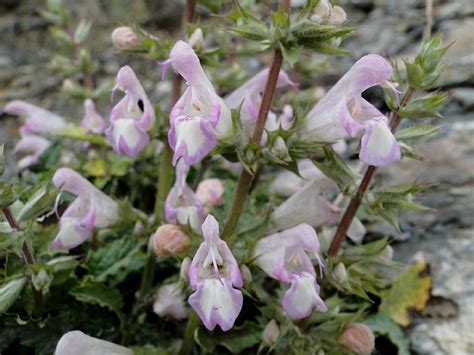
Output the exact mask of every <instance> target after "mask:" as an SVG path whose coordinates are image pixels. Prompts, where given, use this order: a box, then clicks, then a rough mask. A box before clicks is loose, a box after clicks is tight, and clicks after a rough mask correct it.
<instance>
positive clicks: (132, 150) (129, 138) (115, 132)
mask: <svg viewBox="0 0 474 355" xmlns="http://www.w3.org/2000/svg"><path fill="white" fill-rule="evenodd" d="M105 133H106V135H107V140H108V141H109V142H110V143H111V144H112V147H113V148H114V150H115V151H116V152H117V153H118V154H122V155H128V156H130V157H135V156H137V155H138V153H139V152H141V151H142V150H143V148H145V147H146V145H147V144H148V142H149V140H150V137H149V136H148V134H147V133H146V132H145V130H144V129H143V128H142V127H141V125H140V123H139V122H138V121H137V120H134V119H118V120H115V121H111V124H110V127H109V128H107V130H106V131H105Z"/></svg>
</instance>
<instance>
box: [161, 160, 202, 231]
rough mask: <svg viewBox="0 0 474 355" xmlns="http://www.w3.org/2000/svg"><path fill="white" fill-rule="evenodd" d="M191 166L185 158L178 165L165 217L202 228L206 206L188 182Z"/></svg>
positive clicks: (171, 220)
mask: <svg viewBox="0 0 474 355" xmlns="http://www.w3.org/2000/svg"><path fill="white" fill-rule="evenodd" d="M188 171H189V166H188V165H186V163H185V162H184V160H183V159H180V160H179V162H178V164H177V165H176V181H175V184H174V186H173V188H172V189H171V190H170V192H169V194H168V197H167V198H166V201H165V218H166V220H167V221H168V222H169V223H174V224H176V223H179V224H182V225H189V226H191V228H193V229H197V230H198V229H200V228H201V224H202V221H203V220H204V207H203V205H202V203H201V202H200V201H199V199H198V197H197V196H196V194H195V193H194V191H193V190H191V188H190V187H189V186H188V185H187V184H186V177H187V176H188Z"/></svg>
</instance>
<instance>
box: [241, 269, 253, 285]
mask: <svg viewBox="0 0 474 355" xmlns="http://www.w3.org/2000/svg"><path fill="white" fill-rule="evenodd" d="M240 274H241V275H242V280H243V281H244V285H248V284H249V283H251V282H252V273H251V272H250V269H249V268H248V266H247V265H244V264H242V265H240Z"/></svg>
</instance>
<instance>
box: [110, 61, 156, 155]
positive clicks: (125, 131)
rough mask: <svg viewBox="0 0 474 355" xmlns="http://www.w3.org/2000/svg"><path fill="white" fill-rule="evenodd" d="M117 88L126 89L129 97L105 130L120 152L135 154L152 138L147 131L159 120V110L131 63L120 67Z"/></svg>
mask: <svg viewBox="0 0 474 355" xmlns="http://www.w3.org/2000/svg"><path fill="white" fill-rule="evenodd" d="M116 89H119V90H121V91H124V92H125V96H124V97H123V98H122V100H120V101H119V102H118V103H117V105H115V106H114V108H113V109H112V112H111V113H110V126H109V127H108V128H107V129H106V131H105V133H106V136H107V139H108V141H109V142H110V143H111V144H112V147H113V148H114V150H115V151H116V152H117V153H119V154H123V155H128V156H131V157H135V156H136V155H137V154H138V153H139V152H140V151H141V150H142V149H143V148H145V146H146V145H147V144H148V142H149V140H150V137H149V136H148V133H147V131H148V130H150V129H151V127H152V126H153V124H154V122H155V111H154V110H153V106H152V105H151V103H150V100H149V99H148V97H147V95H146V93H145V90H144V89H143V87H142V85H141V84H140V82H139V81H138V79H137V77H136V75H135V73H134V71H133V70H132V68H130V67H129V66H128V65H126V66H124V67H122V68H121V69H120V70H119V72H118V74H117V85H116V86H115V88H114V91H115V90H116Z"/></svg>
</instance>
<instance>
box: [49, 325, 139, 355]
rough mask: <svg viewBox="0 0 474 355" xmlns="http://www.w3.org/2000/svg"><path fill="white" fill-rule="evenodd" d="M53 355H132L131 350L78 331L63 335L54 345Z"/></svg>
mask: <svg viewBox="0 0 474 355" xmlns="http://www.w3.org/2000/svg"><path fill="white" fill-rule="evenodd" d="M54 354H55V355H73V354H82V355H105V354H116V355H133V352H132V350H130V349H128V348H126V347H124V346H121V345H117V344H114V343H111V342H109V341H105V340H102V339H98V338H93V337H91V336H89V335H86V334H84V333H83V332H81V331H79V330H73V331H70V332H67V333H66V334H64V335H63V336H62V337H61V339H59V342H58V345H56V350H55V351H54Z"/></svg>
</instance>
